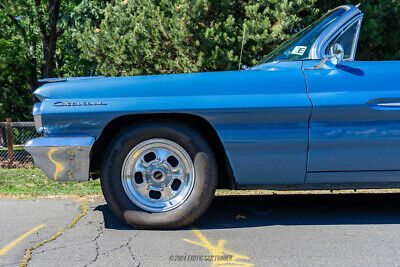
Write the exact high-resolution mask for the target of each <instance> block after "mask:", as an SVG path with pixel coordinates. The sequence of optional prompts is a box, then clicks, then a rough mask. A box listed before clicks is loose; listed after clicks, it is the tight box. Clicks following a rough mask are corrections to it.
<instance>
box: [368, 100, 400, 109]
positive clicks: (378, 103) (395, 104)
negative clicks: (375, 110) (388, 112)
mask: <svg viewBox="0 0 400 267" xmlns="http://www.w3.org/2000/svg"><path fill="white" fill-rule="evenodd" d="M366 104H367V105H368V106H371V107H381V108H400V98H377V99H373V100H370V101H368V102H367V103H366Z"/></svg>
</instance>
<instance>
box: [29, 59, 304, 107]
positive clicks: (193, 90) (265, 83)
mask: <svg viewBox="0 0 400 267" xmlns="http://www.w3.org/2000/svg"><path fill="white" fill-rule="evenodd" d="M299 64H301V63H298V64H296V67H295V68H293V66H290V67H289V68H288V67H287V66H285V65H279V66H278V64H266V65H265V67H263V68H256V69H253V70H246V71H220V72H205V73H189V74H166V75H148V76H132V77H118V78H98V79H90V80H71V81H62V82H54V83H47V84H45V85H43V86H41V87H39V88H38V89H37V90H36V91H35V92H34V94H35V95H36V96H37V97H38V98H39V99H44V98H47V99H83V100H89V99H101V98H126V97H156V96H196V95H199V96H201V95H221V94H223V95H226V94H246V93H247V92H248V90H246V89H247V88H251V89H252V90H255V91H258V90H265V89H266V88H268V87H271V88H273V87H274V86H273V84H274V83H275V82H276V83H282V75H277V74H278V73H279V72H280V73H282V71H284V70H285V71H289V72H290V71H294V70H296V71H298V70H299V66H300V65H299ZM261 70H263V71H261ZM268 70H269V71H268ZM286 74H288V73H286V72H285V76H286ZM257 89H258V90H257Z"/></svg>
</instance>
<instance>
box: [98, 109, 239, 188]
mask: <svg viewBox="0 0 400 267" xmlns="http://www.w3.org/2000/svg"><path fill="white" fill-rule="evenodd" d="M151 119H155V120H160V119H165V120H173V121H176V122H180V123H184V124H186V125H189V126H191V127H192V128H194V129H196V130H197V131H199V132H200V134H201V135H202V136H203V137H204V138H205V139H206V140H208V142H209V143H210V145H211V147H212V149H213V150H214V153H215V155H216V158H217V162H218V172H219V173H218V174H219V181H218V188H224V189H233V188H236V180H235V177H234V174H233V170H232V166H231V164H230V162H229V160H228V157H227V155H226V152H225V149H224V147H223V145H222V142H221V140H220V138H219V136H218V134H217V132H216V131H215V129H214V127H213V126H212V125H211V124H210V123H209V122H208V121H207V120H205V119H204V118H202V117H200V116H197V115H191V114H176V113H168V114H140V115H127V116H121V117H118V118H115V119H113V120H112V121H110V122H109V123H108V124H107V126H106V127H105V128H104V129H103V131H102V133H101V135H100V136H99V138H98V139H97V140H96V142H95V143H94V144H93V147H92V153H91V157H90V173H91V177H92V178H93V179H96V178H99V169H100V164H101V160H102V158H103V155H104V152H105V151H106V150H107V148H108V146H109V145H110V143H111V141H112V140H113V139H114V137H115V136H116V135H117V134H118V133H119V132H121V131H122V130H123V129H124V128H126V127H127V126H128V125H129V126H131V125H134V124H139V123H140V122H141V121H143V120H146V121H148V120H151Z"/></svg>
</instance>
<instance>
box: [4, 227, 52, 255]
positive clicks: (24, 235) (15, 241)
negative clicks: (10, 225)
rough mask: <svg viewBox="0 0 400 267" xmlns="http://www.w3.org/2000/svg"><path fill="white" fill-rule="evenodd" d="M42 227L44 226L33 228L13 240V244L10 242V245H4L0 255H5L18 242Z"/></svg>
mask: <svg viewBox="0 0 400 267" xmlns="http://www.w3.org/2000/svg"><path fill="white" fill-rule="evenodd" d="M44 226H45V225H44V224H41V225H38V226H36V227H35V228H33V229H32V230H30V231H28V232H26V233H25V234H23V235H21V236H20V237H18V238H17V239H15V240H14V241H13V242H11V243H10V244H8V245H6V246H5V247H4V248H2V249H0V255H5V254H6V253H7V252H8V251H9V250H10V249H12V248H13V247H15V246H16V245H17V244H18V243H19V242H21V241H22V240H24V239H25V238H26V237H28V236H29V235H31V234H33V233H34V232H36V231H37V230H39V229H40V228H43V227H44Z"/></svg>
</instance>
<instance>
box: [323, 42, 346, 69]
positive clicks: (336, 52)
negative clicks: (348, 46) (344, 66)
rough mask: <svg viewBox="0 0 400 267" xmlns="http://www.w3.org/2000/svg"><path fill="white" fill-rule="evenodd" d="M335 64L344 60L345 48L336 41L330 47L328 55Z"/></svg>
mask: <svg viewBox="0 0 400 267" xmlns="http://www.w3.org/2000/svg"><path fill="white" fill-rule="evenodd" d="M327 57H328V58H329V59H330V61H331V62H332V64H333V65H337V64H339V63H340V62H342V60H343V57H344V49H343V46H342V45H341V44H338V43H335V44H333V45H332V46H331V48H330V49H329V54H328V56H327Z"/></svg>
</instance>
